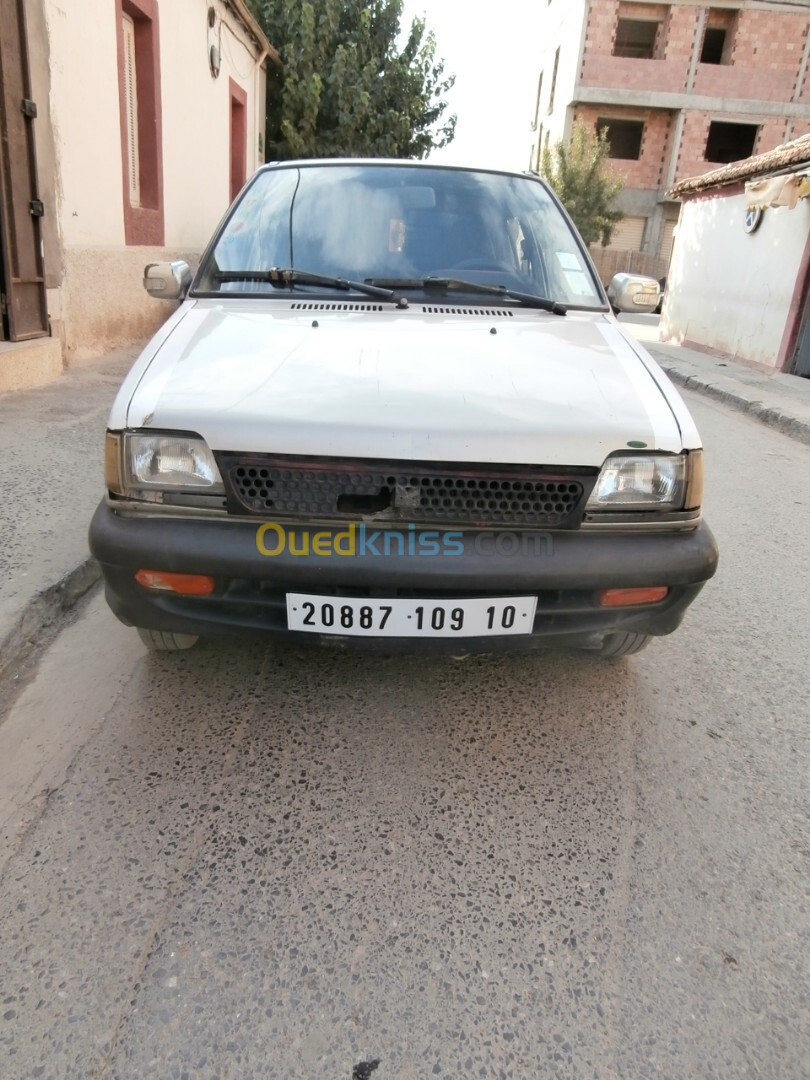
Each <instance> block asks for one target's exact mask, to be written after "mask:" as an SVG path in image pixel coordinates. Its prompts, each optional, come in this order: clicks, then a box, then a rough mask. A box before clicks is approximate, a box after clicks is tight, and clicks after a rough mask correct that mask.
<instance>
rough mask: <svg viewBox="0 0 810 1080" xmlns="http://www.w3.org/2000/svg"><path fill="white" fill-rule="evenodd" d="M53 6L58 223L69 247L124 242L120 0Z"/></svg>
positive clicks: (68, 0) (50, 0) (49, 0)
mask: <svg viewBox="0 0 810 1080" xmlns="http://www.w3.org/2000/svg"><path fill="white" fill-rule="evenodd" d="M81 8H82V10H81V12H79V11H77V5H76V2H75V0H45V17H46V21H47V26H48V37H49V43H50V63H51V97H50V110H51V122H52V125H53V132H54V141H55V144H56V147H55V149H56V155H55V156H56V171H57V178H56V179H57V188H56V190H57V200H58V203H59V206H58V211H57V212H58V217H59V225H60V233H61V236H62V241H63V243H64V244H65V245H66V246H69V245H79V246H92V245H96V244H123V243H124V209H123V201H122V194H121V184H122V171H121V128H120V113H119V106H118V52H117V49H118V46H117V39H116V26H115V6H114V4H113V2H112V0H82V4H81Z"/></svg>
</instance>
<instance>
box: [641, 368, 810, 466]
mask: <svg viewBox="0 0 810 1080" xmlns="http://www.w3.org/2000/svg"><path fill="white" fill-rule="evenodd" d="M655 360H656V362H657V364H658V366H659V367H660V368H661V369H662V370H663V371H665V372H666V373H667V375H668V376H669V377H670V379H672V381H673V382H674V383H677V384H678V385H679V386H683V387H685V388H686V389H687V390H696V391H697V392H698V393H700V394H706V396H707V397H712V398H714V399H715V400H716V401H721V402H723V404H724V405H728V406H729V408H732V409H736V410H737V412H742V413H746V414H747V415H748V416H751V417H753V419H755V420H759V422H760V423H761V424H766V425H767V426H768V427H772V428H775V429H776V430H777V431H781V432H782V434H783V435H787V436H789V437H790V438H791V439H796V440H797V441H798V442H803V443H805V444H806V445H808V446H810V422H808V421H807V420H800V419H799V418H798V417H796V416H791V415H790V414H789V413H784V412H782V411H781V410H780V409H776V408H772V407H769V406H767V405H765V404H763V402H761V401H752V400H750V399H749V398H747V397H743V395H742V394H735V393H734V392H733V391H732V390H725V389H723V388H722V387H720V386H715V385H714V384H713V383H710V382H707V381H706V380H704V379H701V378H700V377H699V376H697V375H685V374H684V373H683V372H682V371H681V370H679V368H677V367H675V366H672V365H671V363H670V362H667V360H666V359H665V358H664V357H663V356H661V355H658V356H656V357H655Z"/></svg>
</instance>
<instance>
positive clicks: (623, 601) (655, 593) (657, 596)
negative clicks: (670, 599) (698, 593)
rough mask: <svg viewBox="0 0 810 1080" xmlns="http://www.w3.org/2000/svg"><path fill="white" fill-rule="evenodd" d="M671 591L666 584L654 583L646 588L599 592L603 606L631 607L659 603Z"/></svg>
mask: <svg viewBox="0 0 810 1080" xmlns="http://www.w3.org/2000/svg"><path fill="white" fill-rule="evenodd" d="M668 593H669V588H668V586H666V585H653V586H651V587H649V588H645V589H603V590H602V591H601V592H600V593H599V603H600V604H601V606H602V607H629V606H631V605H634V604H657V603H658V601H659V600H664V599H665V598H666V597H667V595H668Z"/></svg>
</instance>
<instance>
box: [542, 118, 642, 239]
mask: <svg viewBox="0 0 810 1080" xmlns="http://www.w3.org/2000/svg"><path fill="white" fill-rule="evenodd" d="M609 149H610V145H609V142H608V135H607V132H606V131H605V129H604V128H603V129H602V130H601V131H600V132H599V134H598V135H597V134H595V133H594V131H593V130H592V128H590V127H589V126H588V125H587V124H586V123H585V122H584V120H577V121H576V122H575V123H574V127H573V131H572V132H571V140H570V142H569V143H568V145H567V146H566V145H565V144H564V143H563V142H562V141H560V142H558V143H555V145H554V146H553V147H549V146H546V147H545V149H544V150H543V155H542V159H541V163H540V174H541V176H543V178H544V179H545V180H547V181H548V183H549V184H550V185H551V187H552V188H553V189H554V191H555V192H556V193H557V197H558V198H559V200H560V202H561V203H562V204H563V206H564V207H565V209H566V210H567V211H568V213H569V214H570V215H571V217H572V218H573V220H574V224H575V225H576V227H577V228H578V229H579V232H580V235H581V236H582V239H583V240H584V241H585V243H586V244H593V243H595V242H596V241H597V240H601V242H602V244H603V245H606V244H609V243H610V237H611V234H612V232H613V227H614V226H615V225H616V223H617V222H619V221H621V220H622V218H623V217H624V214H623V213H622V212H621V210H616V209H614V208H613V205H612V204H613V201H614V199H615V198H616V196H617V195H618V194H619V192H620V191H621V190H622V188H623V187H624V180H623V179H622V178H621V177H620V176H617V175H616V174H615V173H612V172H611V171H610V168H609V166H608V165H607V162H606V158H607V156H608V151H609Z"/></svg>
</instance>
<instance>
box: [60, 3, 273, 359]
mask: <svg viewBox="0 0 810 1080" xmlns="http://www.w3.org/2000/svg"><path fill="white" fill-rule="evenodd" d="M42 2H43V7H44V12H45V21H46V25H47V34H48V49H49V54H50V99H49V106H50V117H51V123H52V130H53V143H54V154H53V160H54V161H55V165H54V167H53V173H54V175H53V177H52V178H51V179H52V181H53V184H54V187H55V191H56V203H57V205H56V214H55V217H56V221H57V223H58V229H59V237H60V240H61V251H60V259H61V265H62V268H63V271H64V277H63V281H62V283H61V285H60V286H59V287H58V288H54V289H51V290H49V306H50V308H51V310H50V314H51V317H52V321H53V322H54V325H57V323H58V326H59V328H60V329H59V333H60V334H61V335H62V336H63V338H64V342H63V343H64V350H65V356H66V357H67V358H68V359H71V360H74V359H82V358H85V357H90V356H93V355H97V354H98V353H99V352H103V351H106V350H107V349H111V348H115V347H117V346H119V345H124V344H128V343H130V342H133V341H136V340H139V339H141V338H143V337H145V336H147V335H148V334H149V333H151V332H152V331H153V330H154V329H155V328H156V327H157V326H158V325H159V324H160V322H161V321H162V320H163V318H165V316H166V315H167V314H168V313H169V312H170V308H169V307H168V306H167V305H165V304H161V303H159V302H157V301H154V300H152V299H150V298H149V297H148V296H147V295H146V294H145V293H144V291H143V287H142V283H141V282H142V275H143V266H144V263H146V262H147V261H150V260H155V259H160V258H164V259H169V258H178V257H182V258H189V257H190V258H193V257H194V255H196V254H199V253H200V252H201V251H202V249H203V248H204V247H205V245H206V244H207V242H208V240H209V239H210V236H211V233H212V232H213V230H214V229H215V227H216V225H217V223H218V222H219V220H220V218H221V217H222V215H223V214H224V213H225V210H226V209H227V207H228V203H229V202H230V104H231V96H230V79H231V78H232V79H233V80H234V82H236V83H237V84H238V85H239V87H241V89H242V90H243V91H244V92H245V94H246V95H247V107H246V108H247V138H246V145H247V161H246V174H247V176H250V175H251V173H252V172H253V171H254V170H255V169H256V167H257V166H258V165H260V164H261V163H262V156H263V155H262V154H261V153H260V150H259V136H260V134H261V135H262V137H263V133H264V115H265V73H264V71H263V70H262V69H261V68H260V66H259V57H258V56H257V55H256V46H255V45H254V44H253V42H252V41H251V39H250V37H249V35H248V33H247V31H246V29H245V28H244V27H243V26H242V23H241V22H240V21H239V19H238V18H237V17H236V16H235V15H234V13H233V11H232V9H231V8H230V7H229V6H227V5H226V3H225V2H224V0H158V9H159V10H158V14H159V33H160V83H161V92H160V97H161V112H162V156H163V213H164V244H163V247H162V248H145V247H141V246H135V245H127V244H126V242H125V233H124V210H123V183H124V179H123V169H122V158H121V121H120V104H119V88H118V45H117V26H116V5H115V2H114V0H42ZM211 4H213V6H214V7H215V9H216V12H217V25H216V26H215V28H214V30H213V31H211V30H209V27H208V20H207V11H208V8H209V6H210V5H211ZM214 41H215V42H216V43H217V44H218V45H219V46H220V50H221V70H220V73H219V77H218V78H216V79H215V78H213V77H212V75H211V70H210V66H209V60H208V51H209V46H210V44H211V43H212V42H214Z"/></svg>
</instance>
